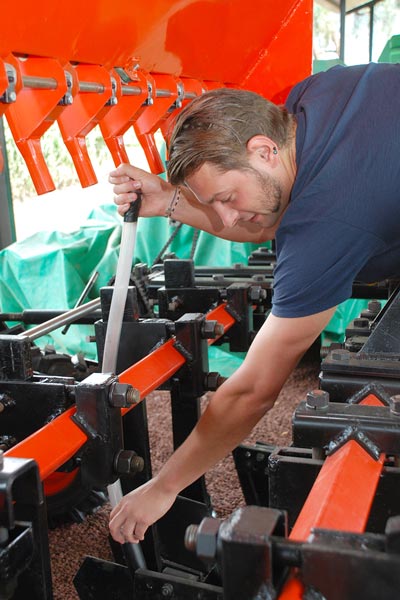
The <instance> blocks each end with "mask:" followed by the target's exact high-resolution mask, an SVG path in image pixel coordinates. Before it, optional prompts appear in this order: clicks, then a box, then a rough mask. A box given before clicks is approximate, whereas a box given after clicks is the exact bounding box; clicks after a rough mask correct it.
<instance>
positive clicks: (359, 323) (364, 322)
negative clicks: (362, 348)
mask: <svg viewBox="0 0 400 600" xmlns="http://www.w3.org/2000/svg"><path fill="white" fill-rule="evenodd" d="M353 323H354V327H358V328H360V329H367V328H368V326H369V321H368V319H366V318H358V319H354V321H353Z"/></svg>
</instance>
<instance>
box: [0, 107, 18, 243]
mask: <svg viewBox="0 0 400 600" xmlns="http://www.w3.org/2000/svg"><path fill="white" fill-rule="evenodd" d="M0 152H1V154H2V156H3V161H4V166H3V170H2V171H1V172H0V250H2V249H3V248H5V247H6V246H9V245H10V244H12V243H13V242H15V240H16V235H15V221H14V210H13V204H12V194H11V185H10V174H9V170H8V160H7V148H6V139H5V136H4V124H3V119H2V118H0Z"/></svg>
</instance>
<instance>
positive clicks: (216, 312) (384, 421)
mask: <svg viewBox="0 0 400 600" xmlns="http://www.w3.org/2000/svg"><path fill="white" fill-rule="evenodd" d="M140 269H141V277H142V279H143V278H144V281H145V282H146V285H147V290H146V293H147V294H148V297H147V300H149V299H150V298H151V299H152V302H150V303H149V302H147V303H146V310H147V309H148V308H149V306H150V305H151V306H152V308H153V310H154V316H153V317H151V318H143V317H142V316H141V306H142V305H141V302H140V298H139V299H138V296H140V293H138V290H137V289H136V288H135V287H130V288H129V292H128V298H127V302H126V307H125V315H124V321H123V328H122V335H121V344H120V348H119V352H118V359H117V369H116V370H117V373H118V375H116V374H113V373H110V374H101V373H99V372H96V371H91V372H90V373H88V375H87V376H86V377H84V378H83V379H82V380H81V381H77V380H76V379H75V378H74V377H73V376H71V375H69V376H66V377H63V376H58V375H54V374H53V375H51V376H50V375H44V374H39V373H37V372H36V371H35V370H34V368H33V365H34V361H33V359H32V355H33V354H35V353H37V350H36V349H35V348H36V347H35V345H34V344H33V340H32V339H31V338H30V336H29V331H30V330H27V331H20V330H16V329H14V328H13V329H12V330H11V331H10V334H8V335H7V331H6V330H5V332H4V330H3V331H2V335H0V373H1V376H0V395H1V397H0V403H1V404H2V406H3V409H2V414H1V423H2V426H3V428H4V431H3V430H2V432H1V434H2V436H3V437H2V439H3V447H4V449H5V450H6V452H5V455H4V457H3V462H2V469H1V471H0V479H1V481H2V482H3V485H2V491H1V496H2V501H3V502H2V506H4V507H5V509H4V510H2V511H1V513H0V516H1V521H0V533H1V541H0V560H1V564H2V565H5V566H6V567H5V568H4V569H2V570H1V575H0V584H1V586H2V590H3V592H2V593H3V596H2V597H4V598H5V599H7V600H8V599H10V600H14V599H15V600H18V599H19V598H23V597H25V596H24V594H25V593H26V592H25V590H26V589H27V586H29V588H30V595H29V597H31V598H33V599H34V600H44V599H46V600H52V598H53V592H52V587H51V570H50V561H49V549H48V539H47V523H46V517H48V510H49V507H51V504H52V502H54V501H55V500H58V503H60V502H61V504H62V501H63V498H64V499H65V498H67V497H68V498H69V499H71V496H72V499H71V502H72V503H73V502H74V494H71V491H73V490H79V493H80V494H82V492H90V491H91V490H93V489H97V488H99V489H101V488H104V487H105V486H107V485H109V484H110V483H112V482H114V481H115V480H116V479H117V478H120V479H121V484H122V488H123V491H124V493H126V492H129V491H130V490H132V489H134V488H135V487H137V486H139V485H141V484H142V483H144V482H145V481H147V480H148V479H149V478H151V476H152V466H151V457H150V448H149V436H148V427H147V415H146V405H145V397H146V396H147V395H148V394H149V393H150V392H151V391H153V390H155V389H163V390H168V391H169V392H170V396H171V411H172V429H173V443H174V447H177V446H179V445H180V444H181V443H182V441H183V440H184V439H185V438H186V436H187V435H188V434H189V433H190V431H191V429H192V428H193V427H194V425H195V424H196V422H197V420H198V417H199V414H200V398H201V396H203V395H204V394H205V393H206V392H207V391H208V390H212V389H216V388H217V387H218V385H219V384H220V383H221V382H222V381H223V378H221V377H220V376H219V374H218V373H210V372H209V366H208V351H207V348H208V345H209V344H210V343H229V345H230V349H231V350H239V351H244V350H247V348H248V347H249V344H250V343H251V341H252V339H253V337H254V332H255V331H256V329H257V327H255V322H256V320H255V319H254V316H255V315H256V314H259V315H263V318H264V317H265V313H266V312H267V311H268V309H269V306H270V300H271V279H270V278H269V277H267V276H266V275H265V274H263V275H262V279H261V277H258V279H257V280H256V279H255V278H254V273H250V272H246V271H247V269H244V270H243V272H242V269H239V268H236V269H234V270H233V271H236V276H237V275H238V271H241V272H240V274H239V278H240V280H236V279H235V274H233V273H232V272H229V273H228V275H229V276H228V275H225V276H224V277H223V279H222V278H221V274H220V273H219V274H215V275H217V276H216V277H214V278H213V277H212V276H211V280H212V281H214V284H215V285H214V286H212V285H210V283H211V281H209V274H207V279H208V281H207V283H206V285H204V286H203V285H201V284H200V283H199V279H201V278H200V277H199V275H198V273H197V272H196V269H194V267H193V263H192V262H191V261H180V260H176V259H167V260H166V261H164V264H163V266H162V269H161V268H159V267H158V268H157V269H156V270H155V271H154V277H152V275H151V274H149V273H146V269H145V268H144V267H143V266H141V267H140ZM249 273H250V276H249ZM156 278H158V283H157V284H156V283H155V280H156ZM160 278H162V282H161V280H160ZM246 279H247V280H246ZM152 286H153V287H152ZM156 288H157V289H156ZM142 292H143V289H142V291H141V293H142ZM155 292H156V293H155ZM111 297H112V288H111V287H108V288H103V289H102V290H101V296H100V299H99V301H98V303H95V304H94V306H95V308H94V309H91V310H92V313H93V315H92V318H93V320H94V321H95V339H96V343H97V348H98V356H99V360H100V362H101V357H102V354H103V350H104V339H105V332H106V327H107V320H108V312H109V307H110V303H111ZM398 298H399V294H392V296H391V297H390V298H389V301H388V302H387V304H386V306H385V307H384V309H383V310H380V307H378V305H377V304H376V300H374V301H373V302H371V303H370V306H369V308H368V311H367V312H365V313H364V315H361V316H360V319H359V320H355V322H353V323H352V324H350V326H349V328H348V331H347V339H346V341H345V343H344V344H343V345H340V346H339V347H337V346H335V347H333V348H332V349H331V350H330V352H329V353H328V355H327V356H326V358H325V359H324V360H323V361H322V370H321V378H320V389H318V390H311V391H310V393H309V394H308V395H307V398H306V399H305V400H304V402H302V403H300V404H299V406H298V408H297V410H296V412H295V415H294V417H293V444H292V445H291V446H290V447H288V448H276V447H273V446H269V445H265V444H263V443H258V444H256V445H255V446H252V447H246V446H240V447H238V448H237V449H236V450H235V451H234V459H235V463H236V468H237V471H238V474H239V478H240V481H241V485H242V489H243V492H244V495H245V499H246V503H247V504H248V505H249V506H247V507H245V508H243V509H239V511H236V512H235V513H233V514H232V515H231V517H229V518H228V519H227V520H225V521H220V520H219V519H215V518H214V517H213V516H212V515H213V509H212V505H211V501H210V498H209V496H208V493H207V489H206V485H205V481H204V478H200V479H199V480H198V481H196V482H195V483H194V484H192V485H191V486H189V487H188V488H187V489H186V490H184V491H183V492H182V494H181V495H180V496H179V497H178V499H177V501H176V503H175V504H174V506H173V507H172V509H171V510H170V511H169V512H168V513H167V515H166V516H165V517H164V518H163V519H161V520H160V521H159V522H158V523H157V524H155V525H153V526H152V527H151V528H150V529H149V531H148V533H147V534H146V538H145V540H144V542H143V543H142V544H141V546H142V550H143V557H144V562H141V563H140V564H138V561H137V555H135V553H132V552H131V549H130V545H125V546H124V547H121V546H119V545H118V544H115V543H113V544H112V549H113V552H114V558H115V561H114V562H112V563H109V562H107V561H102V560H100V559H97V558H92V557H87V558H86V559H85V561H84V563H83V565H82V567H81V568H80V570H79V572H78V573H77V575H76V577H75V582H74V583H75V587H76V589H77V592H78V594H79V597H80V598H81V600H90V599H92V598H96V599H97V600H101V599H102V598H104V599H105V598H107V600H109V599H111V600H113V599H115V600H119V599H121V600H122V598H126V597H133V598H135V600H136V599H137V600H140V599H143V600H144V599H146V600H156V599H158V598H168V597H170V598H181V599H182V600H185V599H186V598H188V599H192V598H196V599H197V598H198V599H200V598H202V599H210V600H211V599H212V600H214V599H221V600H222V599H224V600H234V599H237V598H239V597H240V599H241V600H247V599H249V600H250V599H252V598H266V599H270V598H271V599H274V598H281V599H284V600H285V599H286V600H296V599H297V598H298V599H299V600H300V599H301V598H309V597H310V598H311V597H312V598H318V599H321V600H322V599H323V598H326V599H327V600H339V599H340V600H342V599H343V598H351V599H352V600H358V599H360V600H361V598H362V599H363V600H365V599H367V600H370V599H371V600H372V599H373V598H377V597H379V598H384V599H385V598H388V599H389V598H393V597H396V595H398V592H399V590H400V581H399V576H398V575H396V573H399V572H400V570H399V560H400V559H399V544H398V530H399V517H398V513H399V511H398V506H399V501H400V498H399V493H398V491H397V490H398V489H400V486H399V482H398V478H399V474H400V471H399V467H398V456H399V455H400V447H399V436H398V432H397V430H398V419H399V416H398V414H399V412H400V411H399V409H398V406H399V400H398V397H397V393H398V392H397V385H396V384H397V381H396V379H397V377H398V376H397V375H396V369H395V368H394V365H395V364H396V361H398V340H399V339H400V335H399V332H398V331H397V330H396V323H397V322H399V320H398V319H397V311H398V308H397V307H398V303H399V300H398ZM83 306H84V305H83ZM98 306H101V312H100V315H99V312H98ZM99 316H100V317H101V318H99ZM52 317H53V318H55V319H56V325H54V323H53V326H57V327H59V326H62V325H65V324H66V322H64V321H63V318H62V317H60V315H52ZM77 318H83V317H82V314H81V313H78V315H77ZM84 318H89V313H87V314H86V315H85V317H84ZM362 319H366V321H365V322H364V321H362ZM68 322H71V321H68ZM260 322H261V317H260ZM51 326H52V325H50V327H51ZM39 327H40V326H39ZM48 327H49V324H48V323H44V325H43V328H42V327H41V330H46V331H48ZM360 330H362V332H361V334H362V335H360ZM389 330H390V332H391V337H392V340H396V339H397V342H396V341H391V342H390V343H389V341H388V340H387V338H388V337H389V336H388V335H387V334H388V331H389ZM34 331H35V330H34ZM35 335H36V334H35V333H34V336H33V337H34V339H36V338H35ZM354 338H357V339H356V341H355V340H354ZM360 339H361V342H360ZM396 344H397V345H396ZM338 356H340V358H338ZM343 356H345V357H346V358H345V360H343V358H342V357H343ZM347 357H348V358H347ZM338 364H339V367H337V365H338ZM336 371H339V372H340V386H338V385H337V382H336V380H335V381H334V382H333V384H332V383H331V379H332V375H331V373H332V372H334V373H335V377H338V376H337V375H336ZM346 382H348V385H347V383H346ZM29 410H30V411H31V412H32V415H33V416H34V418H32V419H30V420H29V422H30V423H31V426H30V427H31V429H29V426H28V424H27V420H26V419H25V421H24V419H23V417H22V415H23V414H24V413H25V411H29ZM47 423H50V424H51V427H49V425H46V424H47ZM4 444H6V445H4ZM27 456H28V457H32V458H33V459H34V460H26V457H27ZM27 473H28V475H27ZM55 476H56V478H57V483H56V482H55ZM20 480H21V484H20V483H18V482H19V481H20ZM60 481H61V483H60ZM42 482H43V488H42ZM321 482H323V483H321ZM21 490H23V493H21ZM43 490H44V494H43ZM27 505H28V506H27ZM38 522H40V528H38V526H37V523H38ZM39 529H40V531H39ZM172 532H173V535H171V533H172ZM32 569H34V574H33V572H32ZM338 570H339V572H340V573H341V578H340V587H338V585H337V573H338ZM371 573H373V577H371ZM367 578H368V581H369V583H368V586H366V585H365V581H366V579H367ZM371 579H372V580H373V584H371ZM32 590H34V592H33V591H32ZM238 590H240V596H238ZM378 592H379V593H378Z"/></svg>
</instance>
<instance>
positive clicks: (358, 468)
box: [279, 394, 385, 600]
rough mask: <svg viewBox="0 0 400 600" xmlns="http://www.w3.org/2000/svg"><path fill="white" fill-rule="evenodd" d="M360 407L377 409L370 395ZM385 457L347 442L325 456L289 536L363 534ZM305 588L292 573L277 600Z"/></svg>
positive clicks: (288, 599) (298, 597)
mask: <svg viewBox="0 0 400 600" xmlns="http://www.w3.org/2000/svg"><path fill="white" fill-rule="evenodd" d="M360 404H363V405H368V406H380V405H381V404H382V402H381V401H380V400H379V399H378V398H377V397H376V396H375V395H373V394H369V395H368V396H367V397H366V398H365V399H364V400H362V401H361V402H360ZM384 461H385V454H381V455H380V457H379V460H375V459H374V458H372V456H370V454H368V453H367V451H366V450H364V448H362V446H360V444H358V443H357V442H356V441H354V440H350V441H348V442H347V443H346V444H345V445H344V446H343V447H342V448H340V449H339V450H337V451H336V452H335V453H334V454H332V455H331V456H328V457H327V458H326V459H325V461H324V464H323V466H322V468H321V471H320V472H319V474H318V477H317V479H316V481H315V483H314V485H313V487H312V489H311V492H310V493H309V495H308V497H307V500H306V502H305V503H304V506H303V508H302V510H301V512H300V515H299V516H298V518H297V520H296V523H295V524H294V526H293V529H292V531H291V533H290V535H289V539H291V540H294V541H299V542H301V541H304V542H305V541H306V540H307V539H308V537H309V536H310V534H311V533H312V529H314V528H322V529H334V530H338V531H349V532H353V533H362V532H363V531H364V530H365V526H366V523H367V520H368V516H369V512H370V509H371V506H372V502H373V500H374V497H375V491H376V488H377V485H378V482H379V478H380V475H381V473H382V469H383V464H384ZM303 592H304V587H303V585H302V583H301V580H300V578H299V575H298V573H297V571H296V570H294V571H293V572H292V574H291V576H290V577H289V579H288V580H287V582H286V583H285V585H284V587H283V590H282V592H281V594H280V595H279V600H302V598H303Z"/></svg>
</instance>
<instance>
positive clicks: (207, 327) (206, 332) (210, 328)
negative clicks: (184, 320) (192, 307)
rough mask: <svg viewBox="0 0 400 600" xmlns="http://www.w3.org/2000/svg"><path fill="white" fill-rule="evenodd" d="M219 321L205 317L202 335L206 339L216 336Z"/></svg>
mask: <svg viewBox="0 0 400 600" xmlns="http://www.w3.org/2000/svg"><path fill="white" fill-rule="evenodd" d="M217 324H218V322H217V321H212V320H211V319H210V320H207V319H205V320H204V321H203V323H202V326H201V337H202V338H203V339H205V340H209V339H211V340H212V339H214V338H215V337H216V331H215V329H216V326H217Z"/></svg>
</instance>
